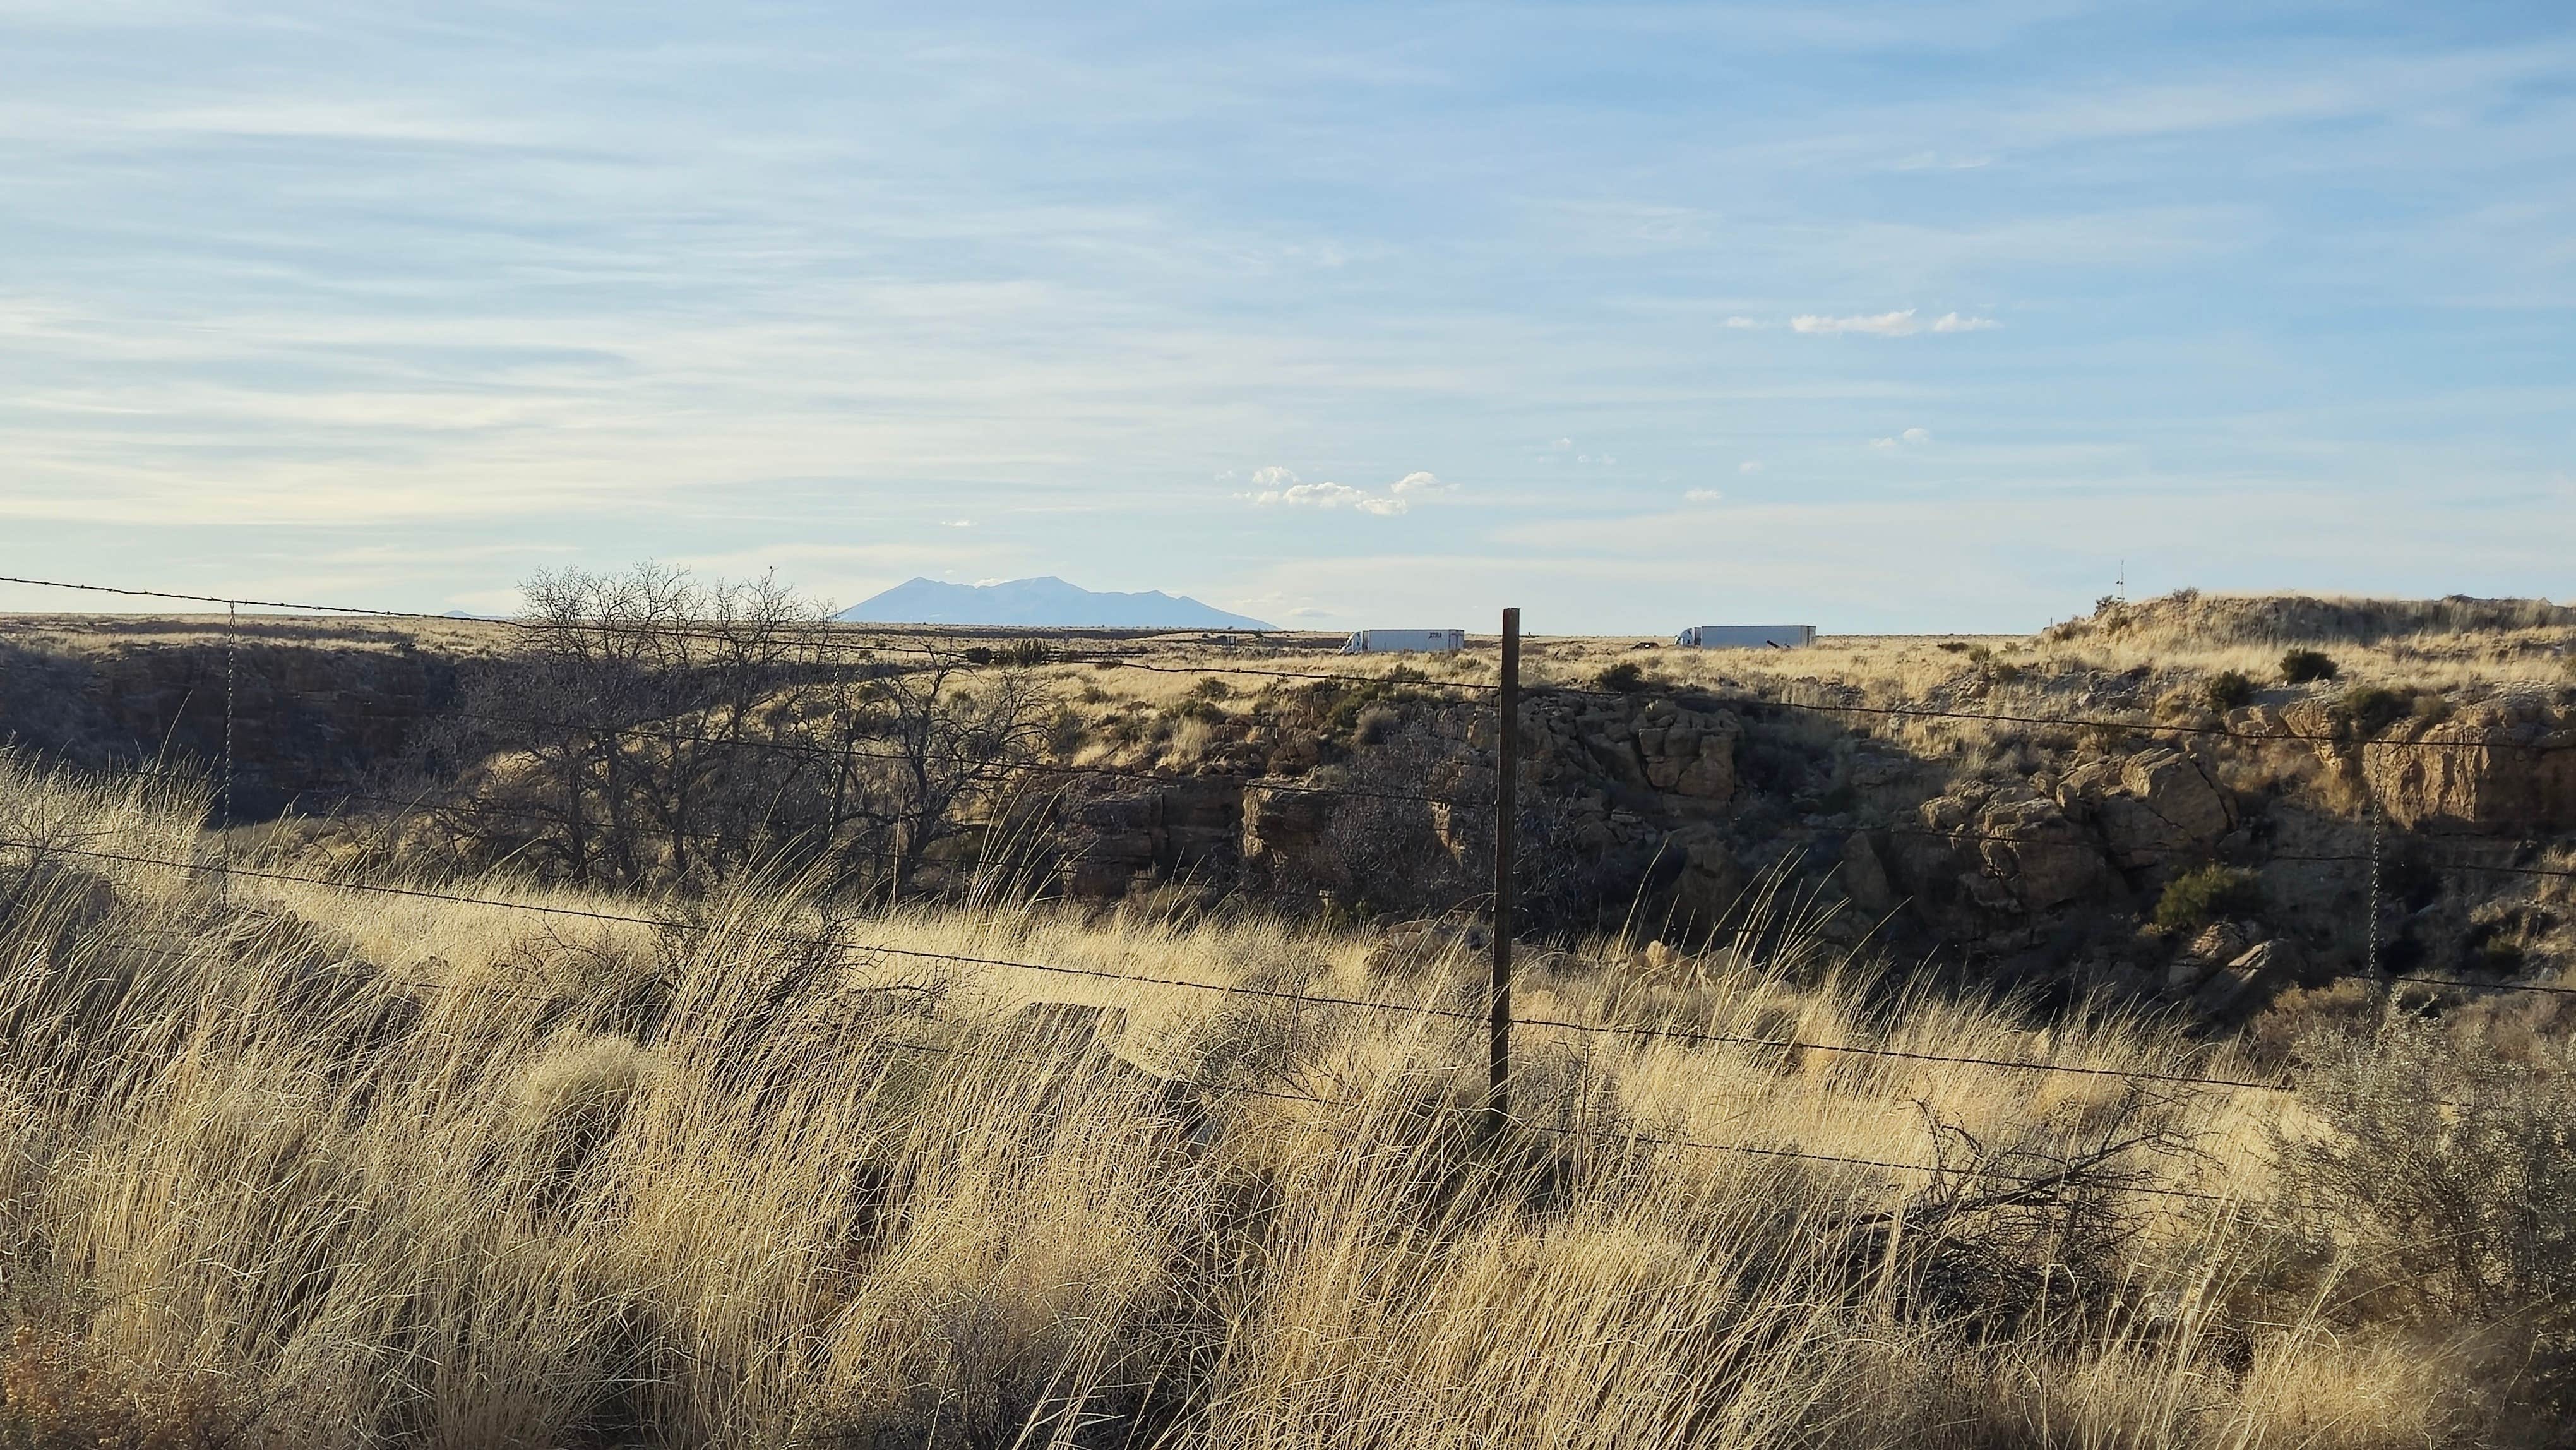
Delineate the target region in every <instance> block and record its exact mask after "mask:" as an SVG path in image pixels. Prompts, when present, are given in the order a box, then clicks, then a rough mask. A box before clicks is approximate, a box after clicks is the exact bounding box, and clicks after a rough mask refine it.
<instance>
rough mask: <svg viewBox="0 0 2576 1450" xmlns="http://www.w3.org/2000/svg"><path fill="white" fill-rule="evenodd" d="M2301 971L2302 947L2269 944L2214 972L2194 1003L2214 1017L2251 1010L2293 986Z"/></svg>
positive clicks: (2194, 999) (2195, 996)
mask: <svg viewBox="0 0 2576 1450" xmlns="http://www.w3.org/2000/svg"><path fill="white" fill-rule="evenodd" d="M2298 972H2299V950H2298V947H2297V946H2296V945H2295V944H2293V943H2291V942H2288V941H2279V940H2276V941H2267V942H2264V943H2262V944H2261V945H2259V946H2255V947H2251V948H2248V949H2247V950H2246V951H2245V952H2244V953H2243V954H2242V955H2240V956H2238V957H2237V958H2236V959H2235V960H2233V961H2231V962H2229V963H2228V964H2227V965H2226V966H2223V967H2220V968H2219V969H2218V970H2217V971H2215V972H2213V973H2211V974H2210V976H2209V979H2208V980H2207V981H2205V982H2203V983H2202V984H2201V988H2200V991H2199V992H2198V993H2197V994H2196V995H2194V996H2193V998H2192V1004H2193V1005H2194V1006H2196V1007H2198V1008H2199V1009H2200V1010H2201V1011H2203V1012H2206V1013H2208V1014H2209V1015H2210V1016H2213V1017H2222V1016H2229V1015H2234V1014H2238V1013H2241V1012H2244V1011H2248V1010H2251V1009H2252V1008H2254V1007H2258V1006H2260V1005H2262V1004H2263V1003H2264V1002H2266V1001H2269V1000H2270V999H2271V997H2272V995H2273V994H2274V993H2276V992H2278V991H2280V990H2281V989H2282V988H2283V987H2286V986H2289V985H2290V984H2291V982H2293V981H2294V980H2296V978H2297V976H2298Z"/></svg>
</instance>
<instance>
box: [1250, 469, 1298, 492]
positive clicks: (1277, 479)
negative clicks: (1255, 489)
mask: <svg viewBox="0 0 2576 1450" xmlns="http://www.w3.org/2000/svg"><path fill="white" fill-rule="evenodd" d="M1252 481H1253V482H1254V483H1255V484H1257V485H1259V486H1260V487H1262V488H1285V487H1287V486H1288V485H1289V484H1292V483H1295V482H1296V481H1297V475H1296V474H1294V473H1292V472H1290V471H1289V470H1287V469H1285V468H1282V467H1280V466H1279V465H1278V464H1275V463H1274V464H1272V465H1270V466H1269V467H1268V468H1256V469H1254V470H1252Z"/></svg>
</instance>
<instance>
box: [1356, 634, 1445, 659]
mask: <svg viewBox="0 0 2576 1450" xmlns="http://www.w3.org/2000/svg"><path fill="white" fill-rule="evenodd" d="M1466 647H1467V631H1465V630H1463V629H1363V630H1361V631H1359V632H1358V633H1356V634H1353V635H1352V636H1351V637H1350V638H1349V639H1347V640H1344V641H1343V642H1342V653H1344V654H1346V655H1383V654H1416V655H1422V654H1431V655H1452V654H1456V653H1457V652H1458V651H1460V650H1462V649H1465V648H1466Z"/></svg>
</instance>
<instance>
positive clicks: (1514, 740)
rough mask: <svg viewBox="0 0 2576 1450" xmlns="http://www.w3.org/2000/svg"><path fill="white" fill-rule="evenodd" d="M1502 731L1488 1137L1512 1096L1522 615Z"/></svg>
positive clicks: (1508, 637) (1497, 747)
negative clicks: (1514, 863)
mask: <svg viewBox="0 0 2576 1450" xmlns="http://www.w3.org/2000/svg"><path fill="white" fill-rule="evenodd" d="M1499 714H1500V717H1501V718H1500V720H1499V721H1498V722H1497V723H1498V724H1499V726H1500V728H1499V729H1498V730H1497V731H1496V732H1495V735H1494V981H1493V990H1492V992H1491V993H1490V994H1489V997H1488V1001H1489V1004H1490V1006H1491V1008H1492V1016H1491V1019H1490V1021H1489V1022H1488V1024H1487V1027H1486V1039H1485V1132H1486V1136H1487V1137H1488V1138H1491V1139H1499V1138H1500V1137H1501V1136H1502V1131H1503V1123H1504V1122H1505V1121H1506V1120H1507V1119H1509V1118H1510V1117H1511V1112H1512V1097H1511V1091H1512V1089H1511V1082H1512V906H1513V901H1512V844H1513V843H1512V826H1513V823H1514V821H1515V820H1516V819H1517V818H1518V817H1519V815H1520V778H1521V751H1520V733H1521V612H1520V611H1519V610H1517V609H1506V610H1504V611H1503V679H1502V691H1501V700H1500V708H1499Z"/></svg>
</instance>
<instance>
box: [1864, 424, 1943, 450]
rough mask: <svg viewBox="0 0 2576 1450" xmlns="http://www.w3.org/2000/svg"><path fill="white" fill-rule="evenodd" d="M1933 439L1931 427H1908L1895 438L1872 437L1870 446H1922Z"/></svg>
mask: <svg viewBox="0 0 2576 1450" xmlns="http://www.w3.org/2000/svg"><path fill="white" fill-rule="evenodd" d="M1931 441H1932V430H1931V429H1929V428H1908V429H1906V430H1905V431H1904V432H1902V433H1899V434H1897V435H1896V436H1895V437H1893V438H1872V439H1871V440H1869V446H1870V447H1872V448H1899V447H1903V448H1920V447H1922V446H1923V445H1924V444H1926V443H1929V442H1931Z"/></svg>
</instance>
